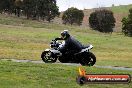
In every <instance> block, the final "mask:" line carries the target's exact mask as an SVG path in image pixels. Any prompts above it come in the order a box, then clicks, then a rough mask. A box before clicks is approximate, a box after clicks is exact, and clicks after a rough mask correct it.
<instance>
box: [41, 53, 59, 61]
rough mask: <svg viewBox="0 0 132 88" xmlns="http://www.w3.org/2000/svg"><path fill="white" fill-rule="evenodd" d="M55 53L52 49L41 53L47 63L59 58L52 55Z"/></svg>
mask: <svg viewBox="0 0 132 88" xmlns="http://www.w3.org/2000/svg"><path fill="white" fill-rule="evenodd" d="M52 55H53V53H52V52H50V51H44V52H42V54H41V58H42V60H43V61H44V62H45V63H55V62H56V60H57V58H56V57H53V56H52Z"/></svg>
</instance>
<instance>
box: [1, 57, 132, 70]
mask: <svg viewBox="0 0 132 88" xmlns="http://www.w3.org/2000/svg"><path fill="white" fill-rule="evenodd" d="M1 60H6V61H13V62H23V63H24V62H25V63H27V62H31V63H38V64H39V63H43V64H45V63H44V62H43V61H33V60H16V59H1ZM52 64H62V65H71V66H81V65H80V64H75V63H60V62H56V63H52ZM94 67H97V68H109V69H113V70H124V71H125V70H126V71H132V68H131V67H118V66H98V65H94Z"/></svg>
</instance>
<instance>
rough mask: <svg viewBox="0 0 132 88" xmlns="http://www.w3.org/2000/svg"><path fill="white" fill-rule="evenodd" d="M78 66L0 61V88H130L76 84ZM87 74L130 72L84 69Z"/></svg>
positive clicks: (121, 85)
mask: <svg viewBox="0 0 132 88" xmlns="http://www.w3.org/2000/svg"><path fill="white" fill-rule="evenodd" d="M78 68H79V66H66V65H59V64H33V63H16V62H10V61H0V87H1V88H62V87H63V88H131V87H132V83H130V84H88V85H83V86H80V85H78V84H77V83H76V77H77V76H78V74H79V73H78ZM84 68H85V70H86V71H87V74H95V73H96V74H131V75H132V72H131V71H122V70H111V69H100V68H96V67H84Z"/></svg>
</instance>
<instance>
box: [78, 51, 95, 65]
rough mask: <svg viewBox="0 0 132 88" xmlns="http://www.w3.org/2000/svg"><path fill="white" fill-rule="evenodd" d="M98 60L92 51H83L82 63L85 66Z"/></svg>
mask: <svg viewBox="0 0 132 88" xmlns="http://www.w3.org/2000/svg"><path fill="white" fill-rule="evenodd" d="M95 62H96V57H95V55H94V54H93V53H91V52H84V53H82V58H81V61H80V64H81V65H83V66H93V65H94V64H95Z"/></svg>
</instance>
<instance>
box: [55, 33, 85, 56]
mask: <svg viewBox="0 0 132 88" xmlns="http://www.w3.org/2000/svg"><path fill="white" fill-rule="evenodd" d="M55 40H64V41H65V44H64V46H62V47H61V48H60V49H59V51H60V52H61V53H62V54H63V55H64V56H67V55H68V57H69V55H70V56H71V55H73V54H75V53H77V52H79V51H81V49H82V47H83V45H82V44H81V43H80V42H79V41H77V40H76V39H75V38H73V37H72V36H71V35H70V34H69V32H68V30H64V31H62V32H61V38H55Z"/></svg>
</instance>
